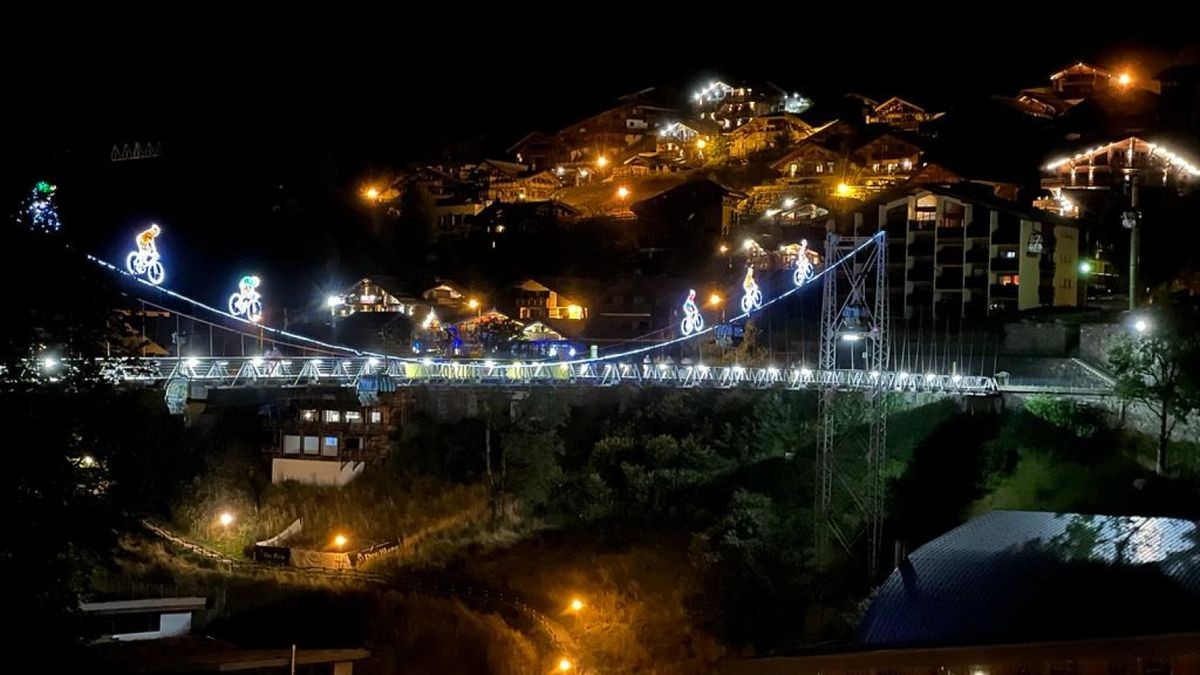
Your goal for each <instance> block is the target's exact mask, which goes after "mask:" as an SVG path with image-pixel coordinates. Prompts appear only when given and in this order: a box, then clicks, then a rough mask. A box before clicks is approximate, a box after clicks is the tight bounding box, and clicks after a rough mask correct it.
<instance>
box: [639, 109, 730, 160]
mask: <svg viewBox="0 0 1200 675" xmlns="http://www.w3.org/2000/svg"><path fill="white" fill-rule="evenodd" d="M720 133H721V127H720V125H719V124H717V123H716V122H713V121H712V120H700V119H688V120H684V121H682V122H671V123H669V124H667V125H666V126H665V127H663V128H662V129H660V130H659V132H658V139H657V143H656V145H655V148H654V149H655V152H657V153H658V154H659V155H660V156H663V157H674V158H678V159H687V160H696V161H699V160H703V159H704V158H705V156H706V153H707V152H711V151H712V150H711V148H712V145H713V143H714V142H715V141H716V140H717V137H718V136H719V135H720Z"/></svg>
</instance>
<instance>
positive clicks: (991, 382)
mask: <svg viewBox="0 0 1200 675" xmlns="http://www.w3.org/2000/svg"><path fill="white" fill-rule="evenodd" d="M105 371H106V372H107V373H108V374H109V376H110V377H113V378H114V379H118V380H120V381H125V382H146V383H164V382H167V381H171V380H176V379H187V380H189V381H191V382H195V383H197V384H203V385H205V386H206V387H209V388H214V389H227V388H253V387H310V386H320V385H326V386H345V387H355V386H358V385H359V383H360V382H364V379H367V380H368V381H372V380H373V381H375V382H378V381H379V380H381V379H386V380H388V381H389V383H390V384H394V385H395V386H397V387H420V386H442V387H453V386H502V387H530V386H537V387H572V386H575V387H578V386H589V387H611V386H617V385H622V384H629V385H641V386H666V387H677V388H685V389H686V388H711V389H732V388H750V389H784V390H803V389H822V388H827V387H834V388H837V389H844V390H860V391H867V390H871V389H874V388H875V387H877V386H881V387H883V388H884V389H888V390H893V391H912V392H941V393H947V394H955V395H977V396H986V395H992V394H996V393H998V392H999V391H1000V388H999V386H998V385H997V383H996V380H995V379H994V378H991V377H982V376H977V375H958V374H936V373H917V374H909V373H902V372H882V373H876V372H867V371H863V370H850V369H845V370H828V371H824V370H815V369H809V368H774V367H767V368H749V367H743V366H706V365H677V364H670V363H658V364H654V363H610V362H604V361H587V362H575V363H571V362H565V363H560V362H533V363H512V362H495V363H493V362H490V361H485V362H474V361H471V362H465V361H432V360H425V361H401V360H398V359H396V360H393V359H378V358H362V357H356V358H320V359H317V358H279V359H267V358H262V357H240V358H187V359H177V358H130V359H120V360H113V361H110V362H106V364H105ZM380 376H386V378H380Z"/></svg>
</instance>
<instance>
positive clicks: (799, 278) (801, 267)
mask: <svg viewBox="0 0 1200 675" xmlns="http://www.w3.org/2000/svg"><path fill="white" fill-rule="evenodd" d="M812 278H813V264H812V260H810V259H809V257H808V240H807V239H801V240H800V255H799V256H797V258H796V271H795V272H793V273H792V282H793V283H795V284H796V287H797V288H799V287H800V286H803V285H804V284H805V283H807V282H808V281H809V280H811V279H812Z"/></svg>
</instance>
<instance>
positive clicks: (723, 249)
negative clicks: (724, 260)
mask: <svg viewBox="0 0 1200 675" xmlns="http://www.w3.org/2000/svg"><path fill="white" fill-rule="evenodd" d="M717 250H718V251H720V252H721V253H729V247H728V246H726V245H725V244H721V245H720V246H719V247H717Z"/></svg>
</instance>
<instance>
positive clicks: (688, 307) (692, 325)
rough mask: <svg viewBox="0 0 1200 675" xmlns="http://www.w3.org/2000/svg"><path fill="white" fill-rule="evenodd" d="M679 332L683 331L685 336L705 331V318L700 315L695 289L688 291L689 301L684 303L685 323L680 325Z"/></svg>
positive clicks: (682, 322)
mask: <svg viewBox="0 0 1200 675" xmlns="http://www.w3.org/2000/svg"><path fill="white" fill-rule="evenodd" d="M679 330H681V331H683V334H684V335H691V334H692V333H699V332H700V331H702V330H704V317H703V316H701V315H700V308H698V307H696V289H694V288H692V289H689V290H688V296H687V300H684V301H683V321H681V322H680V324H679Z"/></svg>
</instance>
